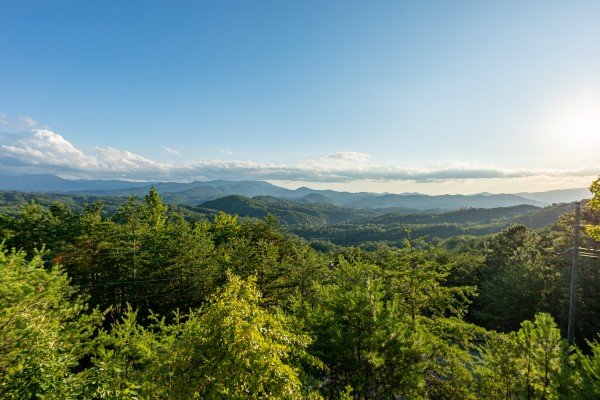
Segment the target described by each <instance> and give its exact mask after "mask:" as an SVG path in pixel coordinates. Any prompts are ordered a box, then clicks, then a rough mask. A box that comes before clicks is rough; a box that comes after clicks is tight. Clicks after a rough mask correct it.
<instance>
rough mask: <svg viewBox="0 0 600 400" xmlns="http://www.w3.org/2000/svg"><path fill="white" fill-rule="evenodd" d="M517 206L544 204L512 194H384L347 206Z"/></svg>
mask: <svg viewBox="0 0 600 400" xmlns="http://www.w3.org/2000/svg"><path fill="white" fill-rule="evenodd" d="M519 204H529V205H533V206H540V207H541V206H544V205H546V203H543V202H541V201H537V200H531V199H526V198H524V197H521V196H517V195H514V194H491V195H482V194H475V195H448V194H446V195H440V196H428V195H424V194H410V195H400V194H384V195H381V196H377V197H371V198H363V199H360V200H358V201H355V202H353V203H351V204H348V206H350V207H357V208H389V207H404V208H413V209H417V210H425V209H445V210H456V209H460V208H473V207H474V208H495V207H510V206H516V205H519Z"/></svg>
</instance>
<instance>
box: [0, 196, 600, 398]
mask: <svg viewBox="0 0 600 400" xmlns="http://www.w3.org/2000/svg"><path fill="white" fill-rule="evenodd" d="M51 198H52V197H51V196H50V197H49V198H48V199H46V198H44V197H41V198H40V199H43V200H44V201H46V200H49V199H51ZM313 200H314V201H317V200H319V199H318V198H315V199H313ZM252 201H253V202H254V203H252V204H253V206H255V205H257V204H262V205H264V206H265V207H264V208H263V209H262V210H263V211H268V210H273V209H277V207H283V208H285V207H287V206H286V205H285V204H283V203H282V202H279V201H278V200H276V199H272V198H258V199H252ZM74 204H75V205H74ZM594 204H595V203H594V202H593V201H592V205H594ZM283 208H281V209H279V211H280V212H283ZM522 208H523V207H522ZM524 208H525V209H526V208H528V207H524ZM529 208H530V207H529ZM317 209H319V210H320V211H319V212H323V213H324V214H318V213H317V214H310V213H311V212H312V211H315V210H317ZM288 211H293V212H294V213H295V212H297V213H300V214H301V213H306V215H312V217H311V218H313V217H314V218H317V219H318V218H321V217H322V215H327V218H334V217H333V215H334V214H335V212H337V211H336V210H334V209H332V208H331V209H327V208H326V207H321V205H320V204H311V205H310V207H309V206H307V207H300V206H298V207H296V208H294V209H293V210H292V209H289V210H288ZM338 211H339V210H338ZM521 211H523V210H521V208H519V207H514V208H510V209H507V210H461V211H458V212H454V213H446V214H441V215H439V216H437V217H435V218H432V217H431V216H424V215H419V216H415V215H413V216H397V219H398V221H400V220H402V221H404V222H407V221H412V222H413V223H417V222H419V223H420V222H424V221H429V220H432V221H437V222H439V224H437V225H430V224H423V225H421V226H417V227H415V228H414V229H413V230H412V232H411V231H410V230H407V229H406V227H405V225H404V222H403V223H402V224H401V225H399V224H396V222H398V221H396V222H390V224H389V226H384V225H386V221H385V219H381V220H379V222H378V224H372V225H366V224H362V223H357V224H355V225H337V226H334V227H331V226H330V227H327V228H326V229H325V230H323V232H322V233H323V237H324V238H329V237H330V236H328V235H329V233H331V232H333V230H335V232H336V233H335V234H336V235H338V234H339V235H341V236H340V237H342V236H343V235H348V236H345V237H347V238H350V239H349V240H350V241H354V240H363V239H368V240H372V242H371V244H370V245H369V248H370V249H371V250H369V249H368V248H367V247H365V246H363V247H360V248H359V247H339V246H334V245H332V244H331V243H329V242H325V241H322V240H320V239H318V240H317V244H320V247H321V248H323V249H324V250H327V251H328V253H327V254H323V253H319V252H317V251H315V250H314V249H313V247H311V246H309V244H308V242H306V241H304V240H302V239H300V238H298V237H296V236H293V235H292V234H290V233H289V232H287V231H286V230H284V229H282V227H281V226H280V223H279V221H282V223H283V224H284V225H285V223H286V220H285V219H282V215H286V214H281V213H280V214H278V215H277V217H279V218H276V217H275V216H272V215H269V213H268V212H265V213H264V214H261V216H263V217H264V219H248V218H238V217H237V216H236V215H229V214H225V213H217V214H216V215H212V212H211V213H210V214H211V219H205V218H202V215H203V214H198V213H196V212H195V211H192V208H186V209H183V208H175V207H171V206H166V205H165V203H164V202H163V200H162V198H161V196H159V195H158V193H157V191H156V190H154V189H151V190H150V192H149V193H148V194H147V195H146V196H145V197H144V198H143V199H141V201H140V200H138V199H137V198H135V197H130V198H129V199H121V200H120V203H119V204H118V208H117V206H116V205H115V204H110V205H109V206H108V209H107V207H105V206H104V204H103V203H99V202H98V203H93V204H91V205H85V206H84V205H82V204H80V203H77V202H75V203H73V204H71V203H67V204H66V205H65V204H62V203H57V204H54V203H52V202H49V201H47V202H46V203H44V206H41V205H38V204H35V203H31V204H25V205H24V206H23V207H22V208H21V209H20V211H19V212H18V213H12V214H11V216H8V215H3V214H0V234H1V235H2V238H3V240H4V241H5V244H6V246H9V247H10V248H12V247H14V248H16V249H24V250H26V251H27V253H25V252H23V251H17V250H13V251H10V252H9V251H6V250H2V251H0V274H1V275H0V279H1V280H0V285H1V286H0V397H2V398H8V399H11V398H14V399H22V398H33V397H34V396H37V397H40V398H56V399H63V398H66V399H68V398H73V399H75V398H77V399H79V398H81V399H171V398H240V399H241V398H244V399H246V398H281V399H292V398H293V399H296V398H319V397H320V396H323V397H325V398H381V399H387V398H389V399H394V398H416V399H459V398H460V399H476V398H490V399H495V398H498V399H501V398H502V399H506V398H531V399H533V398H546V399H552V398H582V399H585V398H594V397H597V395H598V382H599V372H598V371H600V368H599V367H598V354H599V353H600V352H599V351H598V348H599V347H600V346H599V345H598V343H597V342H596V341H588V347H585V348H583V349H577V350H576V351H575V352H574V351H573V349H571V348H567V346H566V344H565V343H564V341H563V340H562V339H561V337H560V332H559V331H558V329H557V328H556V325H555V323H554V319H553V318H552V317H551V316H550V315H549V314H545V313H540V311H546V312H550V313H552V315H553V316H554V317H555V318H558V320H559V321H561V318H562V316H563V314H564V313H563V309H564V300H563V290H564V289H563V288H564V287H565V279H566V277H567V275H566V273H565V271H567V270H568V268H567V267H568V260H565V257H564V256H562V255H561V254H560V252H559V251H558V250H561V249H564V248H566V247H568V246H569V245H570V238H571V234H572V230H571V225H572V216H571V215H566V216H563V217H561V220H560V221H559V223H557V224H555V225H553V226H551V227H549V228H547V229H545V230H543V231H532V230H531V229H528V228H526V227H525V226H512V227H510V228H507V229H505V230H503V231H502V232H500V233H497V234H494V235H491V236H488V237H485V238H476V237H473V236H464V235H462V233H465V232H480V233H481V232H491V231H493V230H494V229H498V227H500V226H504V225H503V224H505V223H508V221H514V219H513V218H517V217H518V218H521V217H523V216H524V214H521ZM525 211H526V210H525ZM554 211H555V210H554V209H553V210H549V211H548V212H551V213H553V212H554ZM328 213H329V214H328ZM300 214H294V218H296V217H298V218H299V219H298V221H301V220H302V221H309V220H310V218H309V219H303V218H304V216H301V215H300ZM509 214H510V215H509ZM207 215H208V213H207ZM289 215H291V214H289ZM289 215H288V216H289ZM501 215H505V216H506V218H504V217H502V216H501ZM525 215H530V213H526V214H525ZM355 216H356V215H355ZM338 217H339V218H345V217H344V216H343V215H338ZM338 217H335V218H338ZM598 217H599V214H598V212H597V211H594V210H593V208H586V209H585V210H584V212H583V213H582V221H584V223H585V224H587V225H589V224H597V223H598V221H600V219H599V218H598ZM461 219H462V220H463V222H465V221H466V222H465V224H461V223H460V222H457V221H461ZM480 223H481V224H483V225H480ZM310 224H312V222H310V223H309V224H307V225H305V226H304V227H303V228H302V229H306V230H307V232H308V231H310V230H311V229H313V230H312V232H316V231H315V230H314V229H315V228H311V226H309V225H310ZM394 224H396V225H394ZM486 224H487V225H486ZM492 225H493V228H492ZM347 227H348V229H349V230H348V231H347V232H345V229H346V228H347ZM355 228H356V230H354V229H355ZM391 232H392V233H393V234H394V235H395V236H394V237H393V244H394V245H395V246H397V247H390V246H386V245H385V244H382V243H381V242H377V241H378V240H381V239H382V238H383V240H387V239H385V238H386V235H389V234H390V233H391ZM423 232H430V233H432V236H436V235H440V236H444V235H453V234H457V233H458V234H461V235H460V236H454V237H451V238H449V239H446V240H444V241H437V242H436V241H435V240H430V241H429V242H426V241H424V240H410V236H411V235H415V234H416V235H417V236H419V235H420V234H422V233H423ZM444 232H446V233H444ZM388 238H389V236H388ZM430 239H431V238H430ZM582 243H583V244H584V245H585V246H590V247H591V246H593V243H594V242H593V240H592V239H591V238H589V237H588V236H587V235H585V234H582ZM44 246H45V247H44ZM26 254H28V256H27V255H26ZM594 271H597V268H594V265H592V264H589V265H587V264H586V263H584V262H582V266H581V269H580V272H581V273H580V278H581V279H580V287H579V296H580V298H581V299H582V304H578V313H579V316H578V319H580V320H581V322H580V323H579V325H578V331H577V332H578V334H577V335H578V338H581V339H585V338H592V337H595V336H594V335H595V334H596V333H597V332H598V329H597V322H595V317H594V316H595V315H596V314H597V305H598V304H600V298H599V297H598V296H597V293H598V292H599V291H598V290H597V288H598V287H600V286H598V285H599V284H600V281H598V274H597V273H595V272H594ZM67 274H68V276H69V277H70V278H71V279H73V281H72V284H73V286H71V285H70V281H69V279H68V278H67ZM478 293H480V294H479V295H478ZM86 297H87V298H88V299H89V302H90V305H91V306H92V307H95V306H99V307H100V308H101V309H105V310H106V312H105V314H104V319H103V320H102V315H100V313H99V312H98V311H92V310H90V309H89V308H88V307H87V306H86V304H85V302H84V299H86ZM179 310H184V311H179ZM159 315H161V316H160V317H159ZM581 316H583V317H584V318H581ZM533 318H535V319H534V321H533V322H530V321H525V322H523V320H525V319H533ZM472 321H477V322H478V323H481V324H482V325H483V326H484V327H486V328H495V329H498V330H500V331H511V330H514V331H513V332H509V333H498V332H486V331H485V329H483V328H482V327H479V326H477V325H474V324H472V323H470V322H472ZM595 324H596V325H595ZM561 325H562V321H561ZM581 342H582V343H583V340H582V341H581ZM567 354H570V356H568V357H567Z"/></svg>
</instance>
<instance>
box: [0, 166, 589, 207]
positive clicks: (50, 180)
mask: <svg viewBox="0 0 600 400" xmlns="http://www.w3.org/2000/svg"><path fill="white" fill-rule="evenodd" d="M152 186H154V187H156V188H157V190H158V192H159V193H160V194H161V195H162V196H163V197H164V199H165V201H166V202H168V203H171V204H181V205H198V204H201V203H204V202H206V201H210V200H216V199H219V198H221V197H225V196H231V195H241V196H245V197H249V198H253V197H257V196H272V197H277V198H279V199H281V200H286V201H294V202H297V203H302V204H323V205H324V204H329V205H333V206H338V207H345V208H354V209H377V210H378V213H383V212H392V211H394V212H398V213H400V214H410V213H415V212H420V211H422V212H431V213H435V212H443V211H448V210H458V209H461V208H496V207H511V206H516V205H520V204H528V205H533V206H540V207H541V206H546V205H550V204H552V203H559V202H571V201H574V200H580V199H583V198H586V197H590V193H589V191H588V190H587V189H567V190H553V191H548V192H539V193H519V194H490V193H480V194H476V195H440V196H429V195H424V194H420V193H403V194H389V193H385V194H379V193H367V192H361V193H350V192H338V191H335V190H315V189H310V188H307V187H301V188H298V189H295V190H291V189H286V188H283V187H279V186H276V185H273V184H270V183H268V182H264V181H222V180H213V181H206V182H203V181H195V182H187V183H180V182H130V181H121V180H83V179H78V180H70V179H63V178H59V177H57V176H54V175H0V190H18V191H25V192H46V193H71V194H79V195H86V196H129V195H136V196H143V195H145V194H146V193H148V190H149V189H150V187H152Z"/></svg>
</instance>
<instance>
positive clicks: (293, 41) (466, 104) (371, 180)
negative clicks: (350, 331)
mask: <svg viewBox="0 0 600 400" xmlns="http://www.w3.org/2000/svg"><path fill="white" fill-rule="evenodd" d="M599 20H600V2H598V1H568V2H567V1H560V2H559V1H552V0H546V1H453V2H449V1H354V0H343V1H335V0H328V1H321V0H302V1H293V0H289V1H277V0H274V1H262V0H257V1H249V0H243V1H230V0H223V1H189V2H186V1H169V2H166V1H150V0H145V1H133V0H132V1H108V0H107V1H96V2H92V1H86V2H82V1H60V0H56V1H52V2H49V1H41V0H40V1H29V0H22V1H9V0H0V173H4V174H16V173H53V174H57V175H60V176H62V177H66V178H85V179H109V178H110V179H126V180H161V181H192V180H211V179H227V180H245V179H260V180H267V181H269V182H272V183H275V184H279V185H282V186H286V187H290V188H294V187H299V186H309V187H313V188H331V189H336V190H347V191H373V192H392V193H402V192H421V193H429V194H441V193H465V194H469V193H478V192H493V193H506V192H523V191H543V190H550V189H561V188H575V187H585V186H589V184H590V183H591V181H592V180H593V179H595V178H596V177H598V176H599V175H600V24H599V23H598V21H599Z"/></svg>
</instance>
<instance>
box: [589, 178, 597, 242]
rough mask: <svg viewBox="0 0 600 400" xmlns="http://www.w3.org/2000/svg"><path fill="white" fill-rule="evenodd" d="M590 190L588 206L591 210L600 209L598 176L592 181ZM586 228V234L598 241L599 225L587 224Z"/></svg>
mask: <svg viewBox="0 0 600 400" xmlns="http://www.w3.org/2000/svg"><path fill="white" fill-rule="evenodd" d="M590 192H592V195H593V197H592V199H591V200H590V202H589V203H588V207H589V208H591V209H593V210H600V177H599V178H598V179H596V180H595V181H594V182H593V183H592V185H591V186H590ZM586 230H587V233H588V235H590V236H591V237H593V238H594V239H596V240H597V241H598V242H600V225H596V226H588V227H587V228H586Z"/></svg>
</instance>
